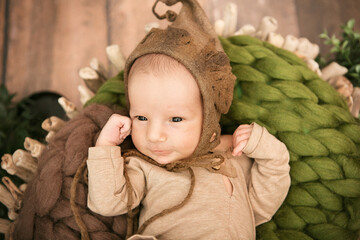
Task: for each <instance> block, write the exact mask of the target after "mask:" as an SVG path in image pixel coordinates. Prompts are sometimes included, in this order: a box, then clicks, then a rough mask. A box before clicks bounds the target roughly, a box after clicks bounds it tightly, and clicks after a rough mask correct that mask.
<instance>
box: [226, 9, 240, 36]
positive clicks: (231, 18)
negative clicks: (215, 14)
mask: <svg viewBox="0 0 360 240" xmlns="http://www.w3.org/2000/svg"><path fill="white" fill-rule="evenodd" d="M223 18H224V23H225V24H224V30H223V34H222V35H223V36H224V37H228V36H231V35H233V34H234V32H235V31H236V24H237V6H236V4H234V3H228V4H226V5H225V9H224V17H223Z"/></svg>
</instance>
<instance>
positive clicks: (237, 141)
mask: <svg viewBox="0 0 360 240" xmlns="http://www.w3.org/2000/svg"><path fill="white" fill-rule="evenodd" d="M252 130H253V125H248V124H243V125H240V126H239V127H238V128H237V129H236V130H235V132H234V134H233V141H232V142H233V148H234V150H233V151H232V155H233V156H241V154H242V150H243V149H244V147H245V146H246V144H247V142H248V140H249V137H250V134H251V132H252Z"/></svg>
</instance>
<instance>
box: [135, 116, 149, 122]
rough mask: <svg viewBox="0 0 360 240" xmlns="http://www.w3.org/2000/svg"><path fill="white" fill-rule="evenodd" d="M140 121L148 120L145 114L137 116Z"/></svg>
mask: <svg viewBox="0 0 360 240" xmlns="http://www.w3.org/2000/svg"><path fill="white" fill-rule="evenodd" d="M136 118H137V119H138V120H139V121H147V118H146V117H144V116H137V117H136Z"/></svg>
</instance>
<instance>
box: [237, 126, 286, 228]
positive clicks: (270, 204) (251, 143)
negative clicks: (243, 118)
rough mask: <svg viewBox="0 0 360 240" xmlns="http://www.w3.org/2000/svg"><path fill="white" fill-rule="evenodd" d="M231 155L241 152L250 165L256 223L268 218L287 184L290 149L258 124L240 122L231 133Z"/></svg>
mask: <svg viewBox="0 0 360 240" xmlns="http://www.w3.org/2000/svg"><path fill="white" fill-rule="evenodd" d="M233 147H234V150H233V155H235V156H236V155H237V156H239V155H241V153H244V154H245V155H246V156H248V157H250V158H254V159H255V162H254V163H253V165H252V167H251V173H250V182H249V185H248V186H249V197H250V202H251V205H252V207H253V211H254V215H255V223H256V225H259V224H262V223H264V222H267V221H269V220H270V219H271V218H272V216H273V215H274V214H275V212H276V211H277V210H278V208H279V207H280V206H281V204H282V202H283V201H284V199H285V197H286V195H287V193H288V190H289V187H290V175H289V171H290V167H289V152H288V151H287V148H286V146H285V144H284V143H282V142H280V141H279V140H278V139H277V138H275V137H274V136H273V135H271V134H270V133H269V132H268V131H267V130H266V128H264V127H261V126H259V125H257V124H252V125H241V126H240V127H239V128H238V129H237V130H236V131H235V132H234V135H233Z"/></svg>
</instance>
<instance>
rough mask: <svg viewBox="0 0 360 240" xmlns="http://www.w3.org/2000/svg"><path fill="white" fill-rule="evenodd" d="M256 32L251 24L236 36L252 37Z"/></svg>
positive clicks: (242, 28)
mask: <svg viewBox="0 0 360 240" xmlns="http://www.w3.org/2000/svg"><path fill="white" fill-rule="evenodd" d="M255 32H256V29H255V27H254V26H253V25H251V24H245V25H244V26H242V27H241V28H240V29H239V30H237V31H236V32H235V33H234V35H250V36H253V35H254V34H255Z"/></svg>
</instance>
